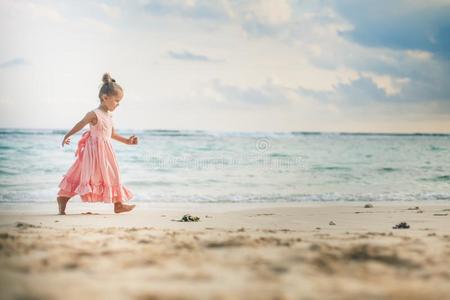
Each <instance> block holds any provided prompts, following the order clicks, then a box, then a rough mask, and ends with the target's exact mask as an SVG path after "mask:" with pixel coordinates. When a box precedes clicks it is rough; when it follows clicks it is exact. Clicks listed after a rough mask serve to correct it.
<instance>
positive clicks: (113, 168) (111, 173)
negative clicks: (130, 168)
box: [58, 108, 133, 203]
mask: <svg viewBox="0 0 450 300" xmlns="http://www.w3.org/2000/svg"><path fill="white" fill-rule="evenodd" d="M93 112H94V113H95V114H96V115H97V124H95V125H92V124H90V130H89V131H86V132H85V133H83V135H82V137H81V139H80V141H79V142H78V148H77V150H76V152H75V156H76V160H75V162H74V163H73V165H72V166H71V167H70V168H69V170H68V171H67V173H66V175H64V176H63V179H62V180H61V182H60V184H59V188H60V190H59V192H58V196H63V197H72V196H75V195H79V196H80V198H81V200H82V201H83V202H105V203H113V202H123V201H128V200H130V199H131V198H132V197H133V194H132V193H131V191H129V190H128V189H127V188H126V187H124V186H123V185H122V182H121V180H120V173H119V166H118V164H117V159H116V155H115V153H114V150H113V147H112V144H111V134H112V128H113V122H112V117H111V114H110V113H106V112H104V111H102V110H101V109H99V108H97V109H95V110H93Z"/></svg>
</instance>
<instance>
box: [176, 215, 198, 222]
mask: <svg viewBox="0 0 450 300" xmlns="http://www.w3.org/2000/svg"><path fill="white" fill-rule="evenodd" d="M172 221H175V222H198V221H200V218H199V217H197V216H192V215H190V214H186V215H184V216H183V217H181V219H179V220H172Z"/></svg>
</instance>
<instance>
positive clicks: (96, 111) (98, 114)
mask: <svg viewBox="0 0 450 300" xmlns="http://www.w3.org/2000/svg"><path fill="white" fill-rule="evenodd" d="M93 112H94V113H95V115H96V116H97V123H96V124H95V125H93V126H95V127H97V126H98V124H99V122H103V119H102V113H101V112H99V109H98V108H96V109H94V110H93Z"/></svg>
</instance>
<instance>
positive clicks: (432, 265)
mask: <svg viewBox="0 0 450 300" xmlns="http://www.w3.org/2000/svg"><path fill="white" fill-rule="evenodd" d="M365 204H366V203H360V202H355V203H353V202H350V203H302V204H295V203H284V204H281V203H280V204H265V205H262V204H261V205H258V204H251V205H250V204H248V205H239V206H236V205H233V204H217V205H216V204H214V205H213V204H209V205H197V206H185V207H183V206H182V205H180V206H178V207H177V206H172V207H170V208H169V209H167V208H164V206H163V205H161V206H160V207H153V208H151V207H143V206H141V207H139V206H138V207H137V209H136V211H133V212H132V213H128V214H121V215H115V214H113V213H111V212H108V211H106V208H105V207H106V206H102V209H97V207H92V206H82V205H79V206H76V205H75V206H73V207H72V208H70V206H69V207H68V211H67V212H68V215H66V216H58V215H56V214H55V213H54V211H52V210H48V211H45V209H44V210H40V211H26V212H22V213H19V212H17V211H11V210H6V211H5V210H4V211H2V213H1V215H0V266H1V267H0V290H1V299H63V298H64V299H108V300H113V299H140V300H141V299H142V300H144V299H450V216H449V214H450V205H448V204H447V203H446V202H441V203H439V202H437V203H415V202H390V203H372V205H373V207H371V208H365V207H364V206H365ZM416 206H417V207H416ZM55 209H56V208H55ZM184 214H191V215H193V216H198V217H199V218H200V220H199V221H198V222H177V221H175V220H177V219H180V218H181V217H182V216H183V215H184ZM400 222H406V223H407V224H408V225H409V226H410V228H407V229H393V226H395V225H396V224H399V223H400ZM333 224H334V225H333Z"/></svg>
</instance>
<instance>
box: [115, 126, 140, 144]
mask: <svg viewBox="0 0 450 300" xmlns="http://www.w3.org/2000/svg"><path fill="white" fill-rule="evenodd" d="M111 138H112V139H114V140H116V141H119V142H121V143H124V144H127V145H136V144H137V143H138V138H137V137H136V136H134V135H132V136H130V137H129V138H126V137H124V136H121V135H120V134H118V133H117V132H116V131H115V130H114V127H113V129H112V134H111Z"/></svg>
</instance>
